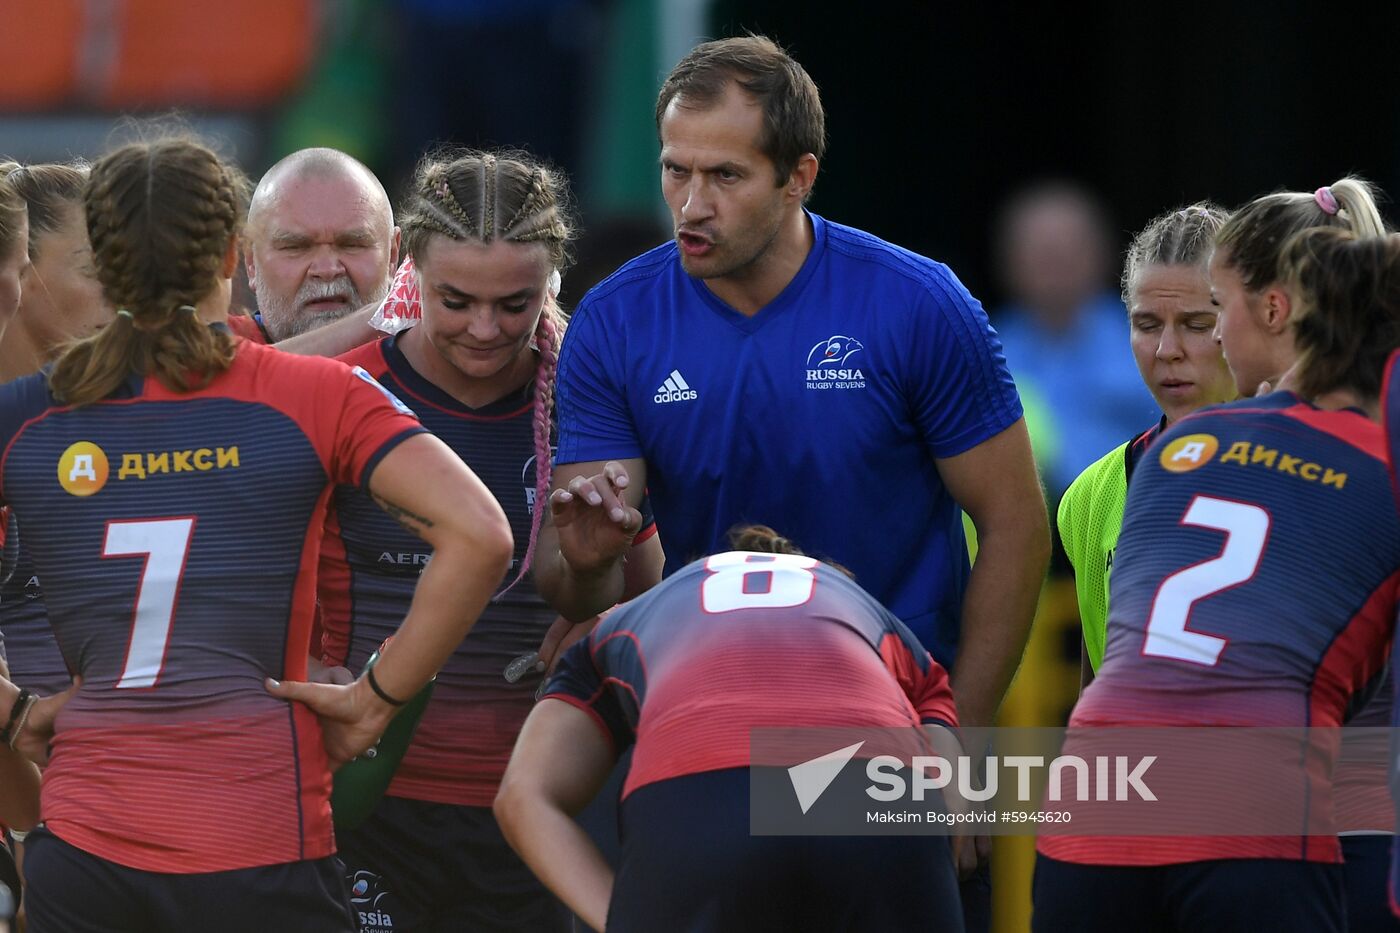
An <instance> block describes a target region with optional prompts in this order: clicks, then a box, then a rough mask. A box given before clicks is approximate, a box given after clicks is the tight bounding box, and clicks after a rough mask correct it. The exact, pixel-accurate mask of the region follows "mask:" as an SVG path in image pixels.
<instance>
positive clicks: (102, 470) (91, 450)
mask: <svg viewBox="0 0 1400 933" xmlns="http://www.w3.org/2000/svg"><path fill="white" fill-rule="evenodd" d="M107 473H108V465H107V455H106V454H105V453H103V452H102V448H101V447H98V446H97V445H96V444H94V443H92V442H91V441H78V443H76V444H74V445H73V446H71V447H69V448H68V449H67V450H65V451H64V452H63V456H61V457H59V458H58V484H59V485H60V486H62V487H63V489H64V491H66V492H67V493H69V494H70V495H74V496H90V495H92V494H93V493H95V492H97V491H98V490H100V489H101V488H102V487H103V486H105V485H107Z"/></svg>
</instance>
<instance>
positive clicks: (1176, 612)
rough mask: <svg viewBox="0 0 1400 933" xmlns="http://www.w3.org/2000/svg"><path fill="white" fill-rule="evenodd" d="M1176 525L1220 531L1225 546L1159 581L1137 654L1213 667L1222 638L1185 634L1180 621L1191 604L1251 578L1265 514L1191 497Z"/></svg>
mask: <svg viewBox="0 0 1400 933" xmlns="http://www.w3.org/2000/svg"><path fill="white" fill-rule="evenodd" d="M1181 523H1182V524H1183V525H1195V526H1197V527H1198V528H1211V529H1214V530H1216V531H1223V532H1225V534H1226V538H1225V547H1224V548H1223V549H1222V550H1221V552H1220V556H1219V557H1216V558H1213V559H1211V560H1208V561H1204V562H1202V563H1199V564H1194V565H1192V566H1190V567H1187V568H1186V569H1184V570H1178V571H1177V572H1176V573H1174V574H1172V575H1171V576H1169V577H1167V578H1166V579H1165V580H1163V581H1162V585H1161V587H1160V588H1159V589H1158V590H1157V598H1156V599H1154V600H1153V601H1152V614H1151V615H1150V616H1149V617H1148V620H1147V641H1146V643H1145V644H1144V645H1143V649H1142V652H1143V654H1149V655H1154V656H1156V657H1159V658H1173V659H1175V660H1178V661H1190V662H1192V663H1194V664H1203V665H1205V666H1207V667H1213V666H1214V665H1215V664H1217V663H1218V662H1219V661H1220V652H1221V651H1223V650H1225V644H1226V641H1227V640H1226V639H1224V638H1220V637H1219V636H1216V635H1207V634H1204V633H1202V632H1192V631H1189V630H1188V629H1187V628H1186V622H1187V620H1188V619H1189V617H1190V615H1191V609H1192V607H1193V606H1194V605H1195V603H1196V601H1197V600H1200V599H1205V598H1206V597H1208V596H1214V595H1215V594H1216V593H1219V592H1222V591H1224V590H1228V589H1229V588H1230V587H1232V586H1238V585H1239V584H1241V583H1245V582H1247V581H1248V580H1249V579H1250V578H1251V577H1253V576H1254V571H1255V570H1257V569H1258V567H1259V559H1260V558H1261V557H1262V556H1263V555H1264V543H1265V542H1266V541H1268V539H1269V513H1268V512H1266V511H1264V510H1263V509H1261V508H1259V506H1257V505H1249V504H1247V503H1244V502H1232V501H1230V500H1228V499H1214V498H1211V497H1210V496H1197V497H1196V498H1195V499H1193V500H1191V505H1190V507H1189V508H1187V510H1186V514H1185V515H1184V516H1182V519H1181Z"/></svg>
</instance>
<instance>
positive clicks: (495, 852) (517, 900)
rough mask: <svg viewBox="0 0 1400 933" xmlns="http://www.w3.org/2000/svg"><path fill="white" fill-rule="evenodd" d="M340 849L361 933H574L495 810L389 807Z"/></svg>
mask: <svg viewBox="0 0 1400 933" xmlns="http://www.w3.org/2000/svg"><path fill="white" fill-rule="evenodd" d="M337 842H338V844H339V848H340V860H341V862H342V863H343V865H344V869H345V877H346V879H347V881H348V883H349V885H350V906H351V908H352V909H353V910H354V912H355V918H356V921H357V922H358V924H359V931H360V933H429V931H442V933H448V931H451V933H458V931H469V933H477V931H498V930H499V931H502V933H506V931H511V933H514V931H517V930H524V931H530V933H536V931H538V933H554V931H563V933H567V931H568V930H569V915H568V913H567V912H566V911H565V910H564V908H563V907H561V906H560V904H559V902H558V901H556V900H555V899H554V896H553V895H551V894H550V893H549V891H548V890H547V889H546V888H545V887H544V885H542V884H540V883H539V881H537V880H536V879H535V876H534V874H533V873H532V872H531V871H530V869H529V868H527V867H526V865H525V863H524V862H522V861H521V860H520V857H519V856H517V855H516V854H515V852H514V850H512V849H511V847H510V845H509V844H508V843H507V842H506V840H505V837H503V836H502V835H501V830H500V827H498V826H497V825H496V819H495V817H494V816H492V814H491V810H490V808H489V807H459V806H454V805H452V804H445V803H429V802H427V801H423V800H408V799H405V798H403V797H385V798H384V799H383V800H382V801H380V803H379V806H378V807H376V808H375V811H374V813H372V814H371V815H370V817H369V819H367V820H365V822H364V823H363V824H361V825H360V826H359V827H358V828H357V829H355V830H354V831H352V832H341V833H338V834H337Z"/></svg>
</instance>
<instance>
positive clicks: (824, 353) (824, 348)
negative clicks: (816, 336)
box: [806, 334, 865, 389]
mask: <svg viewBox="0 0 1400 933" xmlns="http://www.w3.org/2000/svg"><path fill="white" fill-rule="evenodd" d="M864 349H865V344H863V343H861V342H860V341H859V340H857V339H856V338H854V337H848V336H846V335H845V334H833V335H832V336H830V337H828V338H826V339H825V340H819V341H817V343H816V344H815V345H814V346H813V347H812V349H811V350H809V351H807V370H806V371H807V388H809V389H863V388H865V373H864V372H862V371H861V368H860V363H861V360H860V359H859V358H856V359H852V357H855V356H856V354H858V353H860V352H861V351H863V350H864Z"/></svg>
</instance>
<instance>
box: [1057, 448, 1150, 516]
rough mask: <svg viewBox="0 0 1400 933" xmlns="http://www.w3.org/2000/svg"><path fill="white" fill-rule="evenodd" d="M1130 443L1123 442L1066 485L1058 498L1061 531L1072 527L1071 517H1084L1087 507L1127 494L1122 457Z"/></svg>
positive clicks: (1086, 513) (1125, 466) (1087, 511)
mask: <svg viewBox="0 0 1400 933" xmlns="http://www.w3.org/2000/svg"><path fill="white" fill-rule="evenodd" d="M1130 443H1132V441H1124V442H1123V443H1121V444H1119V445H1118V446H1117V447H1115V448H1113V449H1112V450H1110V451H1109V452H1108V453H1106V454H1104V455H1103V456H1102V457H1100V458H1099V459H1097V460H1095V461H1094V462H1093V463H1091V464H1089V465H1088V466H1087V467H1085V468H1084V469H1083V470H1082V471H1080V473H1079V475H1078V476H1076V477H1075V478H1074V482H1072V483H1070V484H1069V488H1068V489H1066V490H1065V493H1064V495H1063V496H1061V497H1060V509H1059V516H1058V517H1059V524H1060V526H1061V530H1062V531H1063V530H1064V527H1065V526H1067V525H1069V524H1071V523H1072V519H1073V517H1075V516H1080V515H1088V514H1089V513H1090V511H1091V510H1090V508H1089V505H1090V503H1092V502H1094V501H1096V500H1098V499H1101V498H1103V497H1105V496H1112V495H1117V496H1119V497H1120V498H1121V497H1123V496H1124V495H1126V494H1127V491H1128V473H1127V465H1126V463H1127V461H1126V454H1127V449H1128V445H1129V444H1130Z"/></svg>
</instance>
